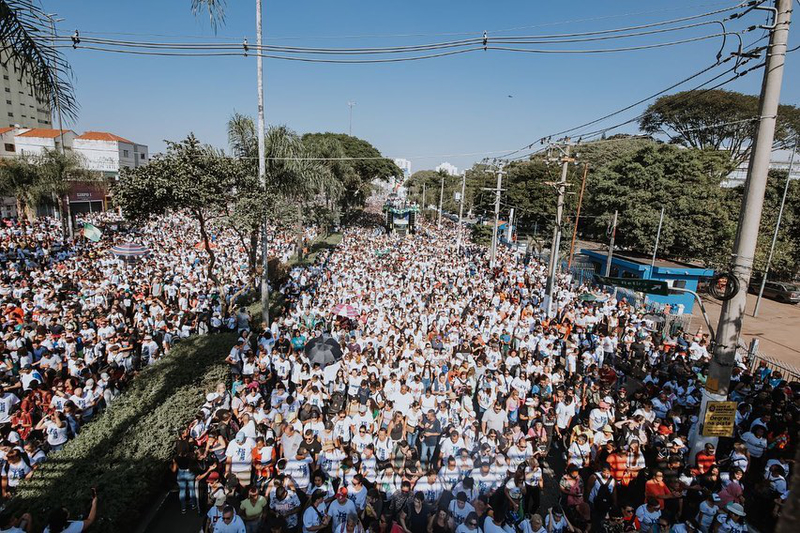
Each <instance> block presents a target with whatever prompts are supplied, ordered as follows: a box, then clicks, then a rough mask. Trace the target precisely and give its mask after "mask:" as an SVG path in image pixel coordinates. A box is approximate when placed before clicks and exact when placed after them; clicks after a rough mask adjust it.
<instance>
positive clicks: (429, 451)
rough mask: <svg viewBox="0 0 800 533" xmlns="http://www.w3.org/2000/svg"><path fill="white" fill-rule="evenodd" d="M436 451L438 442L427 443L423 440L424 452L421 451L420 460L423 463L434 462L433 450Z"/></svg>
mask: <svg viewBox="0 0 800 533" xmlns="http://www.w3.org/2000/svg"><path fill="white" fill-rule="evenodd" d="M434 451H436V444H425V441H424V440H423V441H422V453H420V457H419V459H420V462H422V464H426V465H427V464H430V463H432V462H433V452H434Z"/></svg>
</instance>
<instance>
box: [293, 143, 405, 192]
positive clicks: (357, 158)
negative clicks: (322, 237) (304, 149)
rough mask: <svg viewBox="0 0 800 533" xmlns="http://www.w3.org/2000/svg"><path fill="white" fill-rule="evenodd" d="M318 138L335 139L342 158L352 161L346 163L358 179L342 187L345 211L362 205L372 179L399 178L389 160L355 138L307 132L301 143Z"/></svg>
mask: <svg viewBox="0 0 800 533" xmlns="http://www.w3.org/2000/svg"><path fill="white" fill-rule="evenodd" d="M321 139H335V140H337V141H339V143H340V145H341V147H342V149H343V150H344V154H345V157H349V158H352V159H351V160H350V164H351V165H352V166H353V169H354V170H355V171H356V174H357V175H358V178H359V179H358V180H357V181H356V180H353V181H350V182H348V183H346V184H345V190H344V193H343V199H344V202H345V206H346V207H347V208H350V207H353V206H360V205H364V202H365V201H366V199H367V197H369V195H370V192H371V183H372V180H374V179H386V178H389V177H390V176H402V175H403V173H402V171H401V170H400V169H399V168H398V167H397V165H395V164H394V161H392V160H391V159H388V158H385V157H383V156H382V155H381V153H380V151H378V149H377V148H375V147H374V146H372V145H371V144H370V143H368V142H367V141H365V140H363V139H359V138H358V137H353V136H351V135H346V134H344V133H330V132H328V133H307V134H305V135H303V142H304V143H306V144H308V145H311V144H313V143H318V142H319V141H320V140H321Z"/></svg>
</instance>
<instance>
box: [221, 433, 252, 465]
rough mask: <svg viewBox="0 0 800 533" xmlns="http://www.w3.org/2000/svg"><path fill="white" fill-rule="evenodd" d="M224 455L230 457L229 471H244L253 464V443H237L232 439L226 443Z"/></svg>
mask: <svg viewBox="0 0 800 533" xmlns="http://www.w3.org/2000/svg"><path fill="white" fill-rule="evenodd" d="M225 455H226V456H227V457H230V458H231V472H244V471H245V470H249V469H250V467H251V466H252V464H253V445H252V444H250V443H249V442H248V441H245V442H244V444H239V443H238V442H236V441H235V440H232V441H230V442H229V443H228V449H227V450H225Z"/></svg>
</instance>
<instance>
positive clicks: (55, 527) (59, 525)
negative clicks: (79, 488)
mask: <svg viewBox="0 0 800 533" xmlns="http://www.w3.org/2000/svg"><path fill="white" fill-rule="evenodd" d="M96 518H97V491H96V490H95V489H92V507H91V509H89V515H88V516H87V517H86V520H70V519H69V511H67V510H66V509H64V508H63V507H61V508H60V509H55V510H54V511H52V512H51V513H50V517H49V518H48V519H47V526H45V528H44V531H43V533H80V532H81V531H86V530H87V529H89V527H91V525H92V524H94V521H95V519H96Z"/></svg>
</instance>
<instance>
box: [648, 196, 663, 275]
mask: <svg viewBox="0 0 800 533" xmlns="http://www.w3.org/2000/svg"><path fill="white" fill-rule="evenodd" d="M663 224H664V206H663V205H662V206H661V218H659V219H658V231H656V244H655V246H653V258H652V259H651V260H650V274H652V273H653V267H654V266H656V254H657V253H658V241H660V240H661V226H662V225H663Z"/></svg>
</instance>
